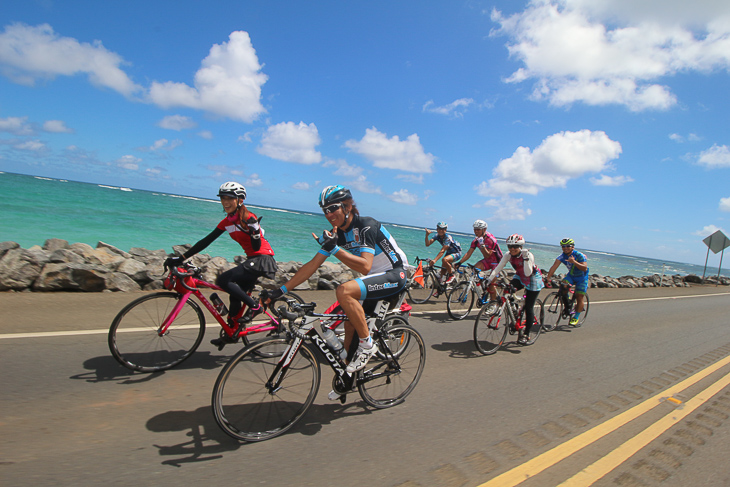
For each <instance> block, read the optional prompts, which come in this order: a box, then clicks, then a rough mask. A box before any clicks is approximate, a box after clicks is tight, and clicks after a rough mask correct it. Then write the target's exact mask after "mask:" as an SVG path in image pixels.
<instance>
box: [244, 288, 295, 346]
mask: <svg viewBox="0 0 730 487" xmlns="http://www.w3.org/2000/svg"><path fill="white" fill-rule="evenodd" d="M287 299H288V300H292V299H293V300H294V301H296V302H297V303H299V304H304V300H303V299H302V298H301V296H299V295H298V294H296V293H287V294H285V295H284V296H281V297H280V298H277V299H275V300H273V301H272V302H271V303H270V304H269V310H270V311H269V312H270V313H271V314H272V315H274V317H275V318H276V319H277V320H279V323H281V320H282V318H281V316H280V315H279V306H281V305H286V307H287V310H288V311H292V309H291V306H289V305H288V303H287ZM261 316H263V317H265V318H266V315H261ZM284 331H285V326H284V325H282V326H281V327H280V328H279V329H278V330H271V331H269V332H268V333H267V334H266V335H264V336H263V337H262V339H265V338H270V337H278V336H280V334H281V333H283V332H284ZM252 338H253V335H251V338H249V335H245V336H243V337H241V341H242V342H243V344H244V346H249V345H250V344H251V342H252V341H253V340H252ZM285 348H286V347H283V348H282V349H281V350H280V351H276V350H273V349H271V350H269V351H268V352H267V353H271V355H269V357H280V356H281V354H282V353H283V352H284V349H285ZM258 353H263V352H261V351H260V352H258Z"/></svg>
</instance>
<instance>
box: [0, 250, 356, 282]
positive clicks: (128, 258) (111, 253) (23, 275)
mask: <svg viewBox="0 0 730 487" xmlns="http://www.w3.org/2000/svg"><path fill="white" fill-rule="evenodd" d="M188 248H190V245H182V246H175V247H173V250H174V251H175V252H176V253H178V254H182V252H184V251H185V250H187V249H188ZM167 255H168V254H167V252H165V251H164V250H162V249H160V250H148V249H144V248H137V247H135V248H132V249H130V250H129V252H125V251H123V250H120V249H118V248H116V247H114V246H113V245H109V244H106V243H104V242H99V243H98V244H97V246H96V248H94V247H92V246H90V245H88V244H85V243H74V244H69V243H68V242H67V241H66V240H61V239H55V238H53V239H49V240H46V242H45V243H44V244H43V246H42V247H41V246H38V245H36V246H33V247H31V248H28V249H23V248H21V247H20V245H18V244H17V243H15V242H0V291H38V292H48V291H79V292H101V291H139V290H155V289H161V288H162V287H163V281H164V278H165V273H164V270H163V265H162V264H163V262H164V261H165V259H166V258H167ZM243 260H244V257H242V256H239V257H236V258H234V262H232V263H231V262H228V261H227V260H226V259H224V258H223V257H211V256H209V255H207V254H198V255H196V256H194V257H193V258H192V259H190V262H192V263H193V265H195V266H197V267H200V268H201V270H202V278H203V279H204V280H206V281H208V282H215V279H216V278H217V277H218V276H219V275H220V274H221V273H222V272H224V271H226V270H228V269H230V268H232V267H235V266H236V265H238V264H239V263H240V262H242V261H243ZM300 267H301V264H300V263H299V262H279V263H278V272H277V276H276V279H275V280H271V279H260V280H259V286H257V289H264V288H265V289H274V288H276V287H278V286H279V285H280V284H281V283H283V282H285V281H286V280H288V279H289V278H290V277H291V276H292V275H293V274H294V273H295V272H296V271H297V270H298V269H299V268H300ZM355 275H356V274H355V273H354V272H353V271H351V270H350V269H348V268H347V267H346V266H344V265H343V264H341V263H340V262H325V264H324V265H323V266H322V267H321V268H320V269H319V270H318V271H317V273H315V274H314V275H313V276H312V277H311V278H310V279H309V280H307V281H306V282H304V283H302V284H301V285H300V286H298V287H297V289H300V290H305V289H307V290H308V289H313V290H316V289H335V288H336V287H337V286H338V285H339V284H340V283H342V282H345V281H348V280H350V279H353V278H354V277H355Z"/></svg>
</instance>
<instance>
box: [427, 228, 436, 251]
mask: <svg viewBox="0 0 730 487" xmlns="http://www.w3.org/2000/svg"><path fill="white" fill-rule="evenodd" d="M429 235H431V230H429V229H428V228H426V247H429V246H431V244H432V243H434V242H435V241H436V237H434V238H428V236H429Z"/></svg>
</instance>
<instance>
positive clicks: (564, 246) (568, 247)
mask: <svg viewBox="0 0 730 487" xmlns="http://www.w3.org/2000/svg"><path fill="white" fill-rule="evenodd" d="M561 247H563V248H564V249H572V248H573V246H572V245H561Z"/></svg>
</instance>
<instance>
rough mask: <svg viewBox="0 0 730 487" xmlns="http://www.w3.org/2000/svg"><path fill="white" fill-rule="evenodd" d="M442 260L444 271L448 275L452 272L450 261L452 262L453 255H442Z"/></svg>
mask: <svg viewBox="0 0 730 487" xmlns="http://www.w3.org/2000/svg"><path fill="white" fill-rule="evenodd" d="M442 260H443V263H444V269H446V273H447V274H449V275H450V274H453V272H454V267H453V266H452V265H451V263H452V262H454V256H453V255H451V254H449V255H446V256H444V258H443V259H442Z"/></svg>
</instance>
